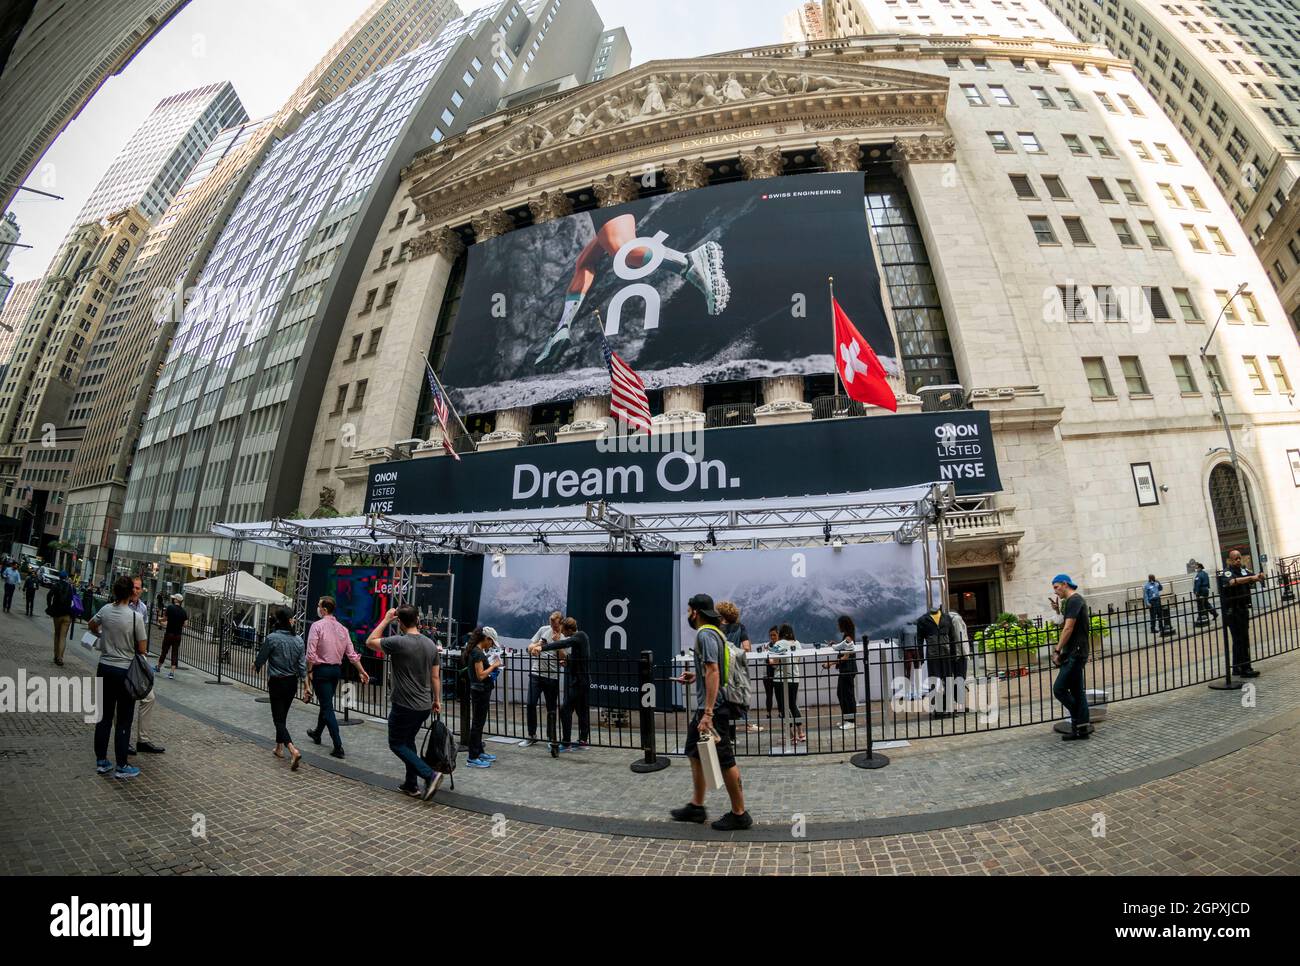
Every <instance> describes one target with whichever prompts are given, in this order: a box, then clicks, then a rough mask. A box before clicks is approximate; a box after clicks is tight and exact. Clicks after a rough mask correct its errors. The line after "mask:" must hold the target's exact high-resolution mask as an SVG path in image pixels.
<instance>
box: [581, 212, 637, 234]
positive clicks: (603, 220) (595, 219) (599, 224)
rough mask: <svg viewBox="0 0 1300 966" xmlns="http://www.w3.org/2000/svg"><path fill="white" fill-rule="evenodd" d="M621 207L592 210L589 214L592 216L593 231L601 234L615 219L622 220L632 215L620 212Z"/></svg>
mask: <svg viewBox="0 0 1300 966" xmlns="http://www.w3.org/2000/svg"><path fill="white" fill-rule="evenodd" d="M620 207H621V206H616V207H610V208H592V209H591V210H590V211H588V212H587V214H588V215H590V216H591V229H592V231H593V232H599V231H600V230H601V229H602V228H604V227H605V226H606V225H608V224H609V223H610V222H611V221H613V220H614V219H615V218H621V217H622V216H623V215H626V214H630V212H627V211H620V210H618V208H620Z"/></svg>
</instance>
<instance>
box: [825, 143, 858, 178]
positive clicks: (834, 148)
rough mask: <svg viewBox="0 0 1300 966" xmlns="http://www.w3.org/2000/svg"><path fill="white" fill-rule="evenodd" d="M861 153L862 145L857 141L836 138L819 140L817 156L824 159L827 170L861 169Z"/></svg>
mask: <svg viewBox="0 0 1300 966" xmlns="http://www.w3.org/2000/svg"><path fill="white" fill-rule="evenodd" d="M861 155H862V145H861V144H859V143H858V142H857V141H853V140H845V139H843V138H836V139H835V140H833V141H818V142H817V156H818V157H819V158H821V159H822V164H824V165H826V170H827V171H858V170H861V164H860V163H859V158H860V157H861Z"/></svg>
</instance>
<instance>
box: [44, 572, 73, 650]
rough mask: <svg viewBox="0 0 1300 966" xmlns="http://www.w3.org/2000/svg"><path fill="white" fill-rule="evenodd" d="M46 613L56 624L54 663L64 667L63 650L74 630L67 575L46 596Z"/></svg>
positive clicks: (61, 575)
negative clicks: (70, 632) (69, 634)
mask: <svg viewBox="0 0 1300 966" xmlns="http://www.w3.org/2000/svg"><path fill="white" fill-rule="evenodd" d="M45 613H46V614H48V615H49V616H50V619H51V620H52V621H53V622H54V663H55V664H57V665H58V666H59V667H63V650H64V648H65V647H67V644H68V632H69V631H70V630H71V629H72V584H70V583H68V575H67V574H65V573H60V574H59V579H58V580H57V581H55V583H54V586H53V587H51V588H50V592H49V593H48V594H46V595H45Z"/></svg>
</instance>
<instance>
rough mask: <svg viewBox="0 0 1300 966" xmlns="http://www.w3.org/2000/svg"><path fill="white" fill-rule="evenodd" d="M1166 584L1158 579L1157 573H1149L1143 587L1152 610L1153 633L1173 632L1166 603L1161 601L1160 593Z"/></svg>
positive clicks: (1143, 595) (1144, 594)
mask: <svg viewBox="0 0 1300 966" xmlns="http://www.w3.org/2000/svg"><path fill="white" fill-rule="evenodd" d="M1164 589H1165V585H1164V584H1162V583H1160V581H1158V580H1156V575H1155V574H1147V582H1146V586H1145V587H1143V588H1142V597H1143V598H1144V599H1145V600H1146V603H1147V607H1148V608H1149V609H1150V611H1151V633H1152V634H1156V633H1160V632H1162V631H1163V632H1164V633H1165V634H1172V633H1173V632H1174V631H1173V628H1172V627H1170V626H1169V618H1168V617H1166V616H1165V608H1164V604H1162V603H1161V602H1160V594H1161V593H1162V592H1163V591H1164Z"/></svg>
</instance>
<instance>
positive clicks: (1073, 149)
mask: <svg viewBox="0 0 1300 966" xmlns="http://www.w3.org/2000/svg"><path fill="white" fill-rule="evenodd" d="M1061 139H1062V140H1064V141H1065V146H1066V147H1067V148H1069V149H1070V153H1071V154H1087V153H1088V149H1087V148H1085V147H1084V146H1083V142H1082V141H1080V140H1079V136H1078V135H1077V134H1062V135H1061Z"/></svg>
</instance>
